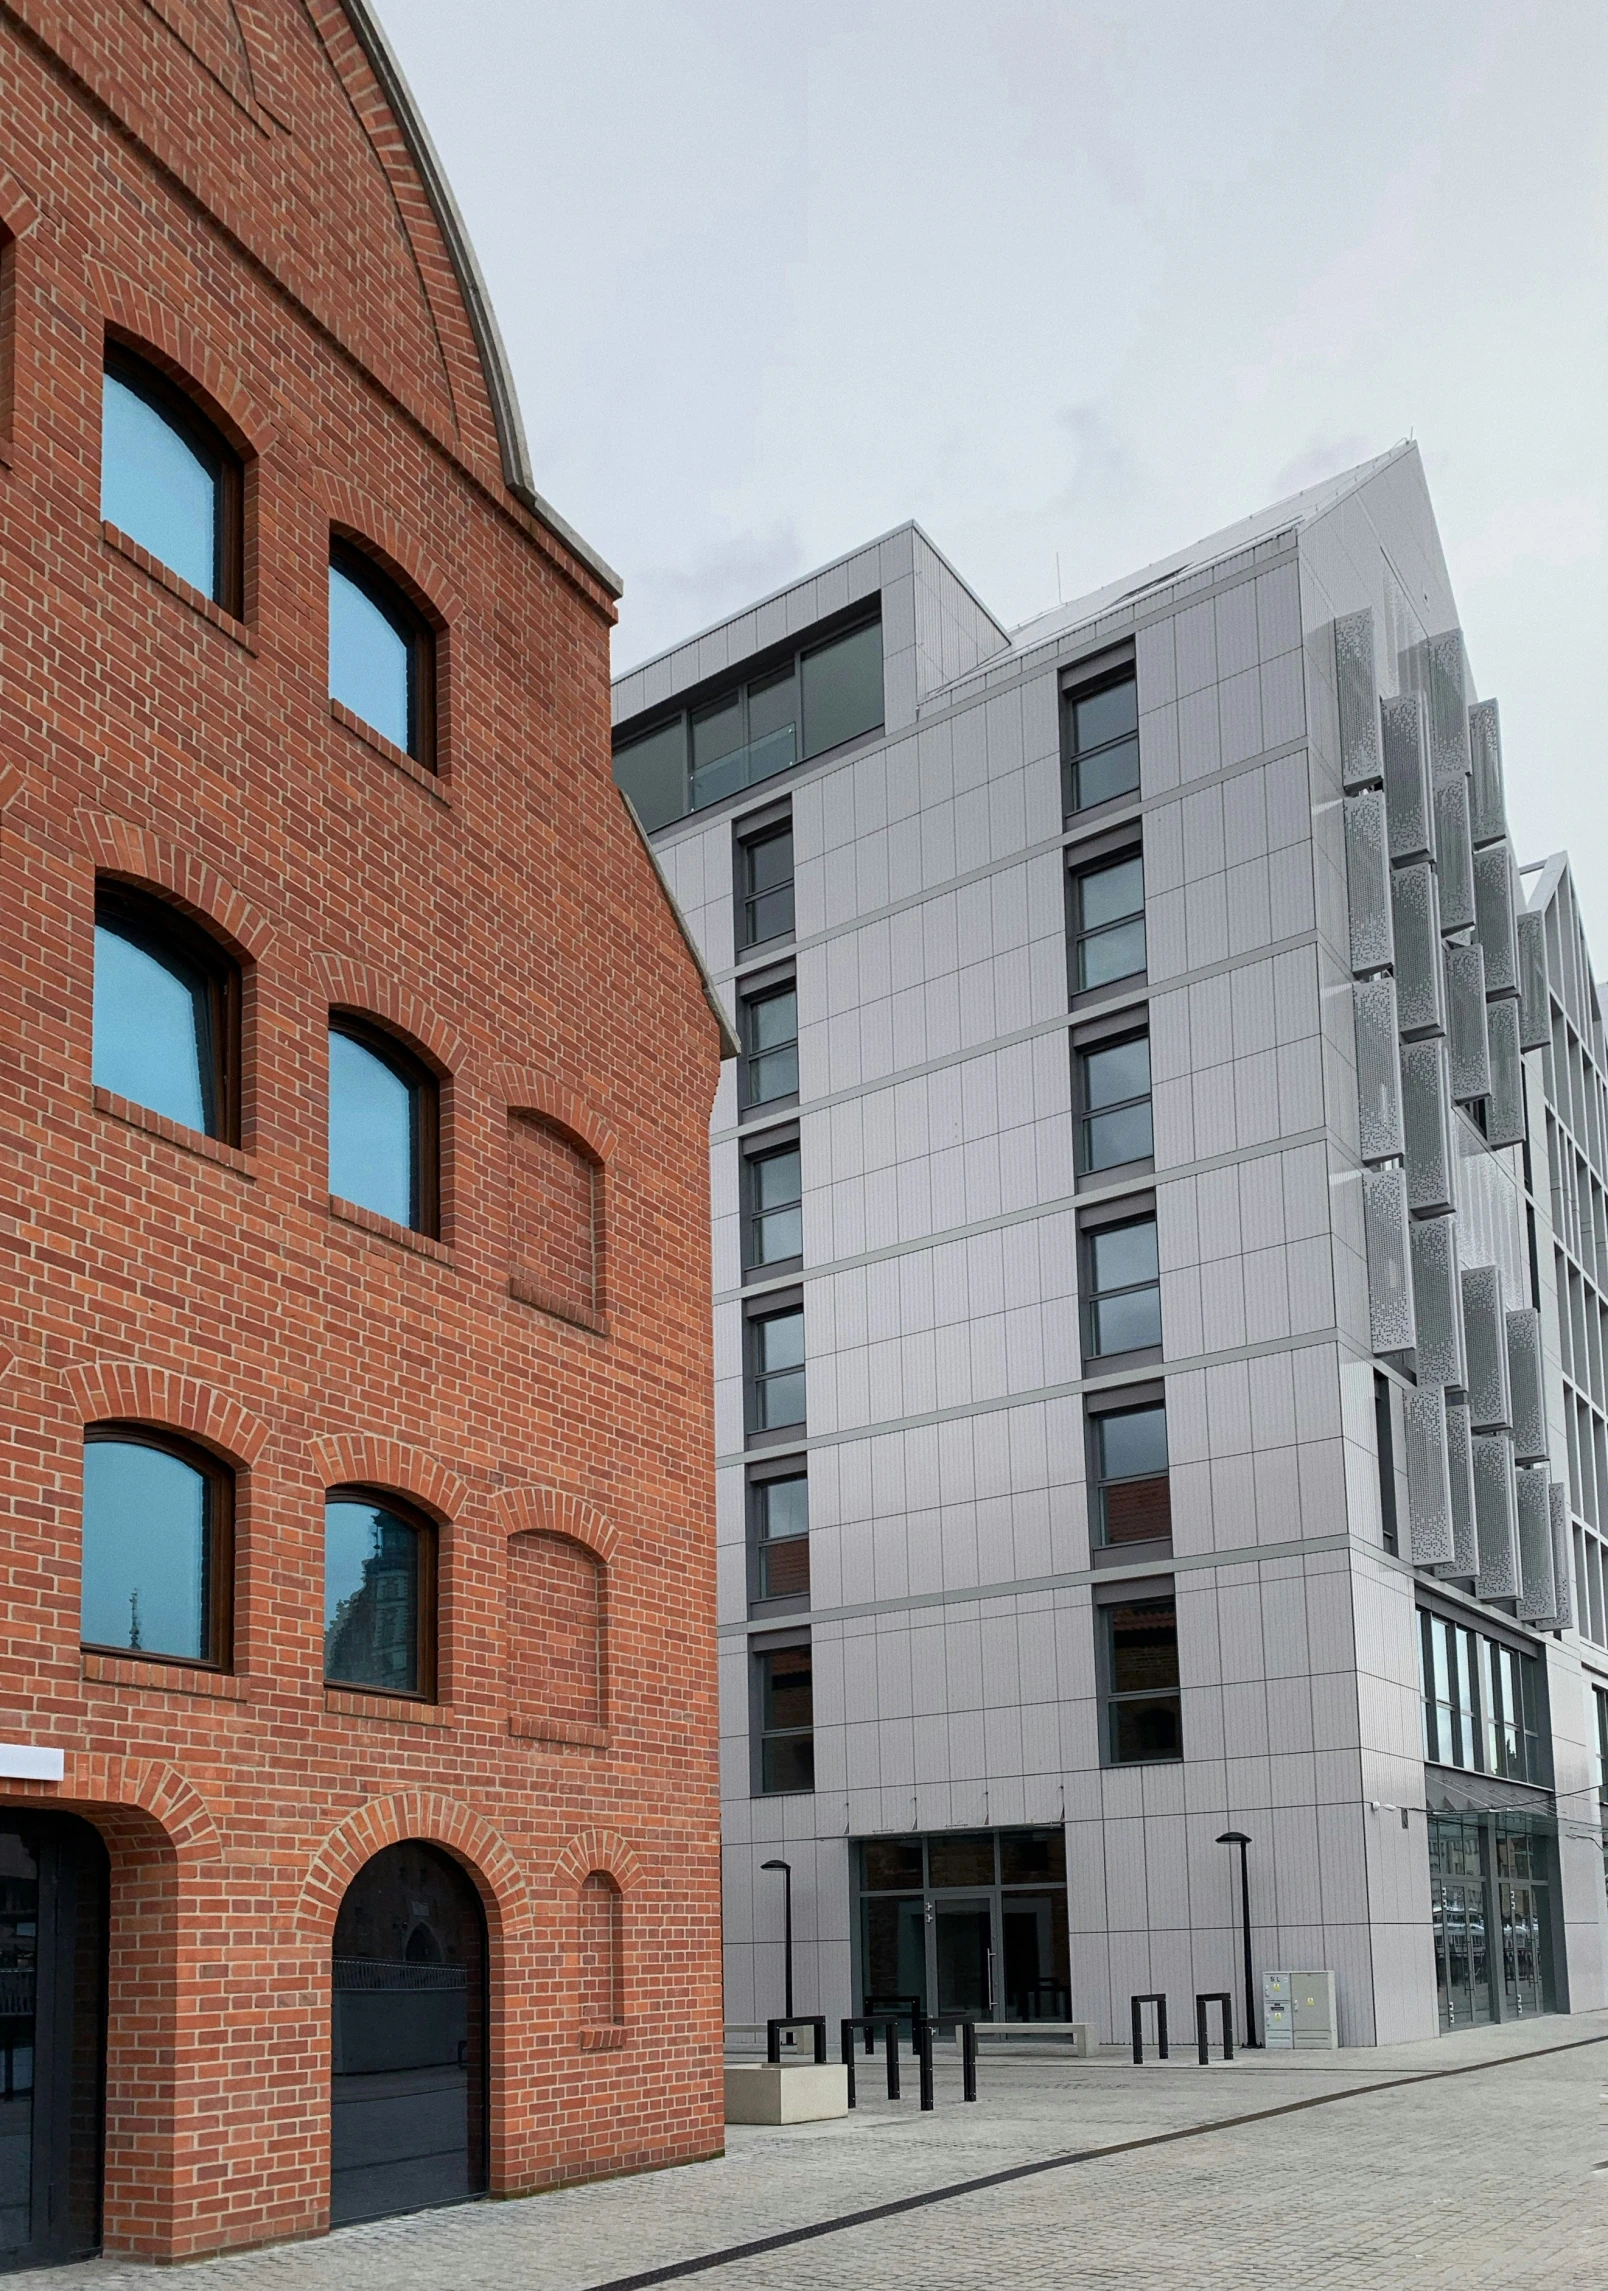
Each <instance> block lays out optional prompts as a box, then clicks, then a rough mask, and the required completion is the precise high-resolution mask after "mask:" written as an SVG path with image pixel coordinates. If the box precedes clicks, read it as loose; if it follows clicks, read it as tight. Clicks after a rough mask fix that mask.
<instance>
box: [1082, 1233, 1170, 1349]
mask: <svg viewBox="0 0 1608 2291" xmlns="http://www.w3.org/2000/svg"><path fill="white" fill-rule="evenodd" d="M1085 1249H1086V1257H1085V1262H1086V1266H1087V1272H1088V1305H1087V1312H1086V1322H1085V1325H1086V1330H1087V1338H1086V1341H1087V1345H1088V1350H1089V1354H1090V1356H1091V1357H1098V1356H1100V1355H1102V1354H1108V1353H1114V1352H1143V1351H1147V1350H1149V1349H1150V1348H1151V1347H1152V1346H1155V1345H1159V1344H1160V1342H1161V1273H1160V1262H1159V1259H1158V1256H1157V1251H1156V1220H1155V1218H1154V1217H1136V1218H1133V1219H1132V1220H1130V1221H1129V1222H1127V1223H1125V1224H1122V1225H1105V1226H1099V1227H1097V1228H1096V1229H1095V1230H1094V1231H1093V1232H1091V1233H1088V1234H1087V1235H1085Z"/></svg>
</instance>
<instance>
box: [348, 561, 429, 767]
mask: <svg viewBox="0 0 1608 2291" xmlns="http://www.w3.org/2000/svg"><path fill="white" fill-rule="evenodd" d="M329 696H330V698H331V699H332V700H338V701H339V702H340V703H341V706H342V707H343V708H350V710H351V711H352V714H353V715H354V716H360V717H361V718H362V720H363V722H364V723H365V724H368V725H371V726H372V727H373V729H374V730H375V731H376V732H380V733H383V735H384V736H385V738H386V739H387V740H389V741H390V743H391V745H392V746H393V747H395V748H401V749H402V750H403V751H404V753H405V754H407V755H410V756H412V757H413V758H414V759H415V761H416V762H418V763H421V764H424V765H426V766H427V767H428V768H430V769H431V770H433V769H434V767H435V636H434V632H433V631H432V630H431V628H430V627H429V625H428V623H427V622H426V621H425V618H424V616H423V614H422V613H420V612H419V611H418V609H417V607H416V606H415V605H414V604H413V603H412V602H411V600H410V599H409V598H408V597H406V596H404V595H403V593H402V591H401V589H400V588H398V586H397V584H396V583H395V582H394V581H392V580H389V579H387V577H386V575H385V574H384V573H382V572H381V571H380V569H379V567H378V566H377V565H376V564H374V563H373V561H372V560H371V559H370V558H368V557H365V556H364V555H363V554H362V553H361V551H359V550H357V549H353V548H351V547H350V546H348V545H346V544H344V543H342V542H339V541H336V542H333V543H332V544H331V546H330V553H329Z"/></svg>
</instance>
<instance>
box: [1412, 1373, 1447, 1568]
mask: <svg viewBox="0 0 1608 2291" xmlns="http://www.w3.org/2000/svg"><path fill="white" fill-rule="evenodd" d="M1403 1413H1404V1414H1405V1416H1406V1420H1407V1508H1408V1514H1409V1519H1410V1525H1411V1557H1412V1562H1413V1565H1414V1566H1415V1567H1438V1566H1442V1565H1444V1564H1445V1563H1447V1562H1448V1561H1450V1560H1451V1559H1452V1558H1454V1557H1455V1543H1454V1538H1453V1535H1452V1478H1451V1471H1450V1469H1449V1467H1448V1464H1447V1460H1446V1396H1445V1394H1444V1393H1442V1392H1409V1393H1408V1395H1407V1403H1406V1407H1405V1409H1404V1411H1403Z"/></svg>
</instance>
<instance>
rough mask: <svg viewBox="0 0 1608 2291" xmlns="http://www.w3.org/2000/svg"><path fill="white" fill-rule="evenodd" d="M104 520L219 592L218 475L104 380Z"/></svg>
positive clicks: (133, 396)
mask: <svg viewBox="0 0 1608 2291" xmlns="http://www.w3.org/2000/svg"><path fill="white" fill-rule="evenodd" d="M101 407H102V411H101V515H102V516H103V517H104V518H106V519H107V521H108V522H109V523H110V524H113V525H117V526H121V528H122V530H123V531H124V532H125V533H126V534H127V535H128V536H129V538H130V540H133V541H138V543H139V544H140V547H141V548H142V549H149V550H150V552H151V555H152V556H153V557H158V558H160V559H161V561H162V563H163V564H164V565H167V566H170V567H171V568H172V570H173V571H174V572H175V573H177V574H179V575H180V576H181V578H183V579H184V580H186V581H188V582H189V583H190V585H191V587H192V588H196V589H199V590H200V591H201V593H202V595H203V596H208V597H213V598H216V596H217V593H218V473H217V471H216V469H215V468H213V467H211V466H210V465H209V464H208V463H207V462H206V461H204V460H203V459H202V457H201V455H200V454H198V453H197V452H196V450H195V448H194V446H193V445H192V444H191V443H190V441H189V439H188V438H186V437H184V436H183V435H182V434H181V433H180V431H178V430H177V429H176V428H175V427H174V425H173V424H172V422H170V421H169V420H168V419H167V417H166V416H165V415H164V414H161V413H159V412H158V411H157V409H156V407H155V406H153V405H151V404H149V403H148V402H147V400H146V399H144V398H142V397H141V396H140V395H139V393H138V391H137V390H131V389H130V388H129V386H128V384H127V383H126V382H120V381H119V380H118V378H117V376H116V375H115V374H108V375H107V376H106V387H105V391H104V393H103V396H102V401H101Z"/></svg>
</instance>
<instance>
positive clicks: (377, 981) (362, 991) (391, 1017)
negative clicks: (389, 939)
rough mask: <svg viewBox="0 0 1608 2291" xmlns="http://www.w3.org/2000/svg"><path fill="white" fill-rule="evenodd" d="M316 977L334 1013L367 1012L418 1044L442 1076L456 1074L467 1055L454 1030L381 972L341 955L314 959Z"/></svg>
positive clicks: (412, 994)
mask: <svg viewBox="0 0 1608 2291" xmlns="http://www.w3.org/2000/svg"><path fill="white" fill-rule="evenodd" d="M313 959H314V962H315V963H316V965H317V968H318V975H319V977H320V979H321V980H322V981H323V985H324V990H325V992H326V993H327V994H328V996H329V999H330V1002H331V1003H332V1004H333V1005H334V1006H335V1007H336V1008H338V1009H342V1010H356V1011H364V1012H367V1013H368V1014H369V1015H370V1016H371V1017H374V1018H383V1019H386V1020H388V1021H389V1023H390V1024H391V1025H392V1026H394V1027H395V1028H396V1029H397V1031H398V1033H401V1034H405V1035H407V1036H408V1038H409V1040H410V1041H413V1042H416V1043H418V1045H419V1047H420V1048H421V1049H422V1050H425V1051H427V1052H428V1053H429V1055H430V1056H431V1057H432V1058H433V1059H434V1060H435V1062H436V1064H437V1065H438V1066H439V1067H440V1068H441V1069H442V1071H443V1072H444V1073H447V1074H456V1073H457V1071H458V1069H459V1068H460V1067H461V1066H462V1065H463V1064H464V1062H465V1060H466V1059H467V1058H468V1055H469V1047H468V1044H467V1043H466V1042H465V1041H464V1038H463V1036H462V1035H461V1034H460V1033H459V1032H458V1030H457V1028H456V1027H455V1026H449V1025H448V1024H447V1021H446V1020H445V1019H444V1018H441V1017H438V1016H437V1014H436V1012H435V1011H433V1010H432V1009H431V1008H430V1006H429V1004H428V1003H426V1002H422V1001H421V1000H420V998H419V997H418V996H417V995H416V994H414V993H412V992H410V990H409V989H408V988H407V987H405V986H401V985H399V984H398V983H397V981H396V980H395V979H393V978H388V977H387V976H386V975H385V973H384V972H383V971H377V970H371V969H370V968H369V966H368V965H367V964H366V963H357V962H351V961H349V960H348V958H347V957H346V956H345V955H315V957H314V958H313Z"/></svg>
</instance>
